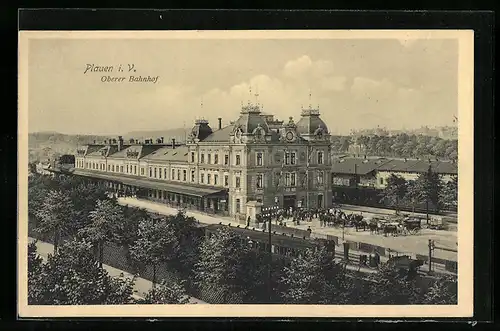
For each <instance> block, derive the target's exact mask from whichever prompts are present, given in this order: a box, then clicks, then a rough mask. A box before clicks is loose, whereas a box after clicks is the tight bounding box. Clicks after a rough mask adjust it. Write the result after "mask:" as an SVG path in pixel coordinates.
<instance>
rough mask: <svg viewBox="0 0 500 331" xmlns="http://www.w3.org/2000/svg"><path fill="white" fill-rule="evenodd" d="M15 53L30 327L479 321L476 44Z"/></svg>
mask: <svg viewBox="0 0 500 331" xmlns="http://www.w3.org/2000/svg"><path fill="white" fill-rule="evenodd" d="M19 47H20V48H19V137H18V139H19V140H18V141H19V153H18V154H19V156H18V157H19V159H18V167H19V168H18V171H19V197H18V198H19V211H18V231H19V235H18V245H19V247H18V252H19V254H18V277H19V285H18V286H19V288H18V295H19V297H18V302H19V313H20V316H23V317H48V316H50V317H53V316H55V317H70V316H71V317H73V316H75V317H78V316H81V317H103V316H122V317H125V316H130V317H135V316H137V317H148V316H160V317H163V316H168V317H186V316H190V317H197V316H200V317H201V316H205V317H207V316H234V317H242V316H248V317H271V316H275V317H276V316H281V317H312V316H316V317H353V316H354V317H392V316H396V317H467V316H472V304H473V291H472V288H473V271H472V266H473V264H474V261H473V250H474V246H473V232H474V231H473V229H474V224H473V223H474V217H473V173H474V172H473V171H474V170H473V163H474V162H473V155H474V150H473V114H474V112H473V102H472V100H473V71H474V67H473V55H472V53H473V32H472V31H467V30H385V31H382V30H379V31H377V30H309V31H306V30H300V31H299V30H293V31H291V30H290V31H279V30H270V31H157V32H140V31H136V32H131V31H114V32H111V31H108V32H105V31H93V32H88V31H85V32H84V31H79V32H76V31H68V32H55V31H45V32H42V31H29V32H28V31H24V32H23V31H21V32H20V33H19Z"/></svg>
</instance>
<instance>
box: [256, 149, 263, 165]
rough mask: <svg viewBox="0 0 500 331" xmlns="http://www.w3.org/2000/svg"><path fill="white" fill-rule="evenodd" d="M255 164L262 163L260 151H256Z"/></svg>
mask: <svg viewBox="0 0 500 331" xmlns="http://www.w3.org/2000/svg"><path fill="white" fill-rule="evenodd" d="M257 165H258V166H261V165H262V153H261V152H258V153H257Z"/></svg>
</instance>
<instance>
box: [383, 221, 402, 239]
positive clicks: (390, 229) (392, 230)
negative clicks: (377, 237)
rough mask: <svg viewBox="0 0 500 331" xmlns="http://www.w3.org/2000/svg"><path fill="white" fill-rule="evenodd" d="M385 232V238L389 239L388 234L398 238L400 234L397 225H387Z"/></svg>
mask: <svg viewBox="0 0 500 331" xmlns="http://www.w3.org/2000/svg"><path fill="white" fill-rule="evenodd" d="M383 230H384V237H387V235H388V234H392V236H397V234H398V227H397V226H396V225H392V224H387V225H385V226H384V228H383Z"/></svg>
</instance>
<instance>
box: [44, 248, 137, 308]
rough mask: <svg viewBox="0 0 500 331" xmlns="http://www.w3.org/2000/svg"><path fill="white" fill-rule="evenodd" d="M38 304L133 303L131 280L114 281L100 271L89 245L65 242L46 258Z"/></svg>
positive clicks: (118, 279)
mask: <svg viewBox="0 0 500 331" xmlns="http://www.w3.org/2000/svg"><path fill="white" fill-rule="evenodd" d="M40 275H41V276H40V279H41V282H39V283H38V286H39V288H38V289H36V290H35V292H39V293H41V295H40V300H39V302H40V304H47V305H97V304H125V303H131V302H132V297H131V295H132V286H133V283H134V279H121V278H113V277H111V276H110V275H109V274H108V272H107V271H106V270H104V269H102V268H100V267H99V265H98V262H97V260H96V259H95V256H94V254H93V253H92V244H91V243H90V242H85V241H76V240H72V241H67V242H65V243H64V244H63V245H62V246H61V248H60V249H59V250H57V252H56V253H55V254H54V255H52V254H49V256H48V258H47V262H46V263H44V264H43V267H42V270H41V272H40Z"/></svg>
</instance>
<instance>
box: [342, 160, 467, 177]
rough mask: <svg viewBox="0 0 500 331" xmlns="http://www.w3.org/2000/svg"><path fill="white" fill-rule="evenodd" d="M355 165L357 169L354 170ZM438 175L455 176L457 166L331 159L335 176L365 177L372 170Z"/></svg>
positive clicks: (440, 163)
mask: <svg viewBox="0 0 500 331" xmlns="http://www.w3.org/2000/svg"><path fill="white" fill-rule="evenodd" d="M355 164H356V165H357V169H354V168H355V166H354V165H355ZM429 165H431V169H432V171H434V172H437V173H439V174H457V173H458V169H457V164H456V163H453V162H449V161H431V162H430V163H429V161H428V160H406V161H405V160H400V159H385V158H367V159H363V158H349V157H343V158H333V160H332V172H333V173H337V174H350V175H352V174H354V173H355V170H356V172H357V174H359V175H366V174H368V173H370V172H371V171H374V170H379V171H394V172H415V173H423V172H426V171H427V170H428V169H429Z"/></svg>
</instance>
